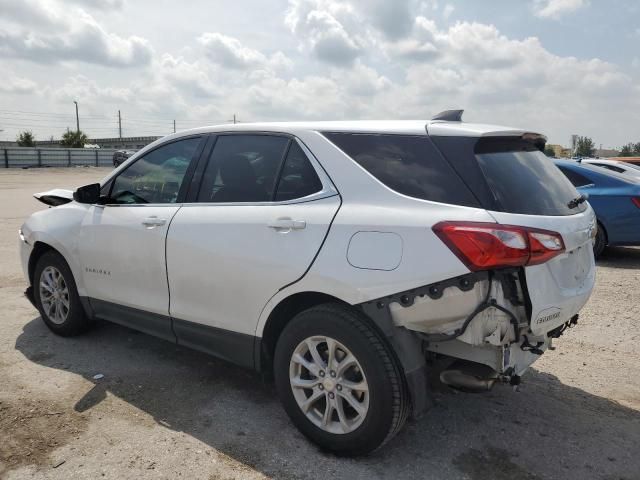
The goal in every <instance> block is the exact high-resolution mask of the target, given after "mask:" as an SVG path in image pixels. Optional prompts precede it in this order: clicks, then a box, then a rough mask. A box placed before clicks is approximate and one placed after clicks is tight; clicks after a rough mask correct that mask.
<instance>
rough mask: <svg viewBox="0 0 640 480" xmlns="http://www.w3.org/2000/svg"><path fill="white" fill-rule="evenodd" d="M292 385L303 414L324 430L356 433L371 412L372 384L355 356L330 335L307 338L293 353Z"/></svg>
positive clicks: (290, 375)
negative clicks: (370, 395)
mask: <svg viewBox="0 0 640 480" xmlns="http://www.w3.org/2000/svg"><path fill="white" fill-rule="evenodd" d="M289 382H290V384H291V389H292V391H293V396H294V398H295V400H296V402H297V403H298V406H299V407H300V409H301V410H302V412H303V413H304V414H305V415H306V417H307V419H308V420H310V421H311V422H312V423H313V424H314V425H316V426H317V427H319V428H321V429H322V430H324V431H326V432H329V433H334V434H345V433H350V432H353V431H354V430H356V429H357V428H358V427H359V426H360V425H361V424H362V422H363V421H364V419H365V418H366V416H367V412H368V410H369V385H368V384H367V379H366V377H365V374H364V371H363V370H362V367H361V366H360V363H359V362H358V359H357V358H356V357H355V356H354V355H353V353H352V352H351V351H350V350H349V349H348V348H347V347H345V346H344V345H343V344H341V343H340V342H338V341H337V340H335V339H333V338H330V337H327V336H313V337H309V338H306V339H305V340H303V341H302V342H300V344H298V346H297V347H296V349H295V350H294V351H293V354H292V356H291V361H290V364H289Z"/></svg>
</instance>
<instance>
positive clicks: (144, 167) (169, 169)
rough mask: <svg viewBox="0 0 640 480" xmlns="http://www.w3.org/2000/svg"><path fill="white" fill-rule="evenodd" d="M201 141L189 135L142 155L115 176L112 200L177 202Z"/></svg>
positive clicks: (137, 202) (134, 202) (130, 202)
mask: <svg viewBox="0 0 640 480" xmlns="http://www.w3.org/2000/svg"><path fill="white" fill-rule="evenodd" d="M199 143H200V137H193V138H186V139H184V140H178V141H177V142H172V143H169V144H166V145H163V146H161V147H158V148H156V149H155V150H153V151H151V152H149V153H147V154H146V155H145V156H144V157H141V158H139V159H138V160H136V161H135V162H134V163H133V164H132V165H130V166H129V167H128V168H127V169H126V170H124V171H123V172H122V173H121V174H120V175H118V176H117V177H116V178H115V180H114V181H113V187H112V189H111V194H110V198H109V203H117V204H140V203H175V202H176V200H177V198H178V192H179V191H180V187H181V185H182V181H183V180H184V177H185V174H186V173H187V168H188V167H189V164H190V163H191V160H192V159H193V157H194V155H195V152H196V149H197V147H198V144H199Z"/></svg>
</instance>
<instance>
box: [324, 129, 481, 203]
mask: <svg viewBox="0 0 640 480" xmlns="http://www.w3.org/2000/svg"><path fill="white" fill-rule="evenodd" d="M324 136H325V137H327V138H328V139H329V140H330V141H331V142H332V143H333V144H334V145H336V146H337V147H338V148H340V149H341V150H342V151H343V152H344V153H346V154H347V155H348V156H349V157H351V158H352V159H353V160H355V161H356V162H357V163H358V164H359V165H360V166H362V167H363V168H364V169H365V170H366V171H367V172H369V173H370V174H371V175H373V176H374V177H375V178H377V179H378V180H379V181H381V182H382V183H384V184H385V185H386V186H387V187H389V188H391V189H392V190H395V191H396V192H398V193H401V194H403V195H407V196H410V197H414V198H419V199H422V200H431V201H434V202H441V203H449V204H454V205H464V206H470V207H480V204H479V201H478V200H477V199H476V198H475V197H474V195H473V193H471V190H469V188H468V187H467V186H466V185H465V183H464V182H463V181H462V179H461V178H460V177H459V176H458V174H457V173H456V172H455V170H453V168H452V167H451V165H449V163H448V162H447V161H446V160H445V159H444V157H443V156H442V154H441V153H440V152H439V151H438V149H437V148H436V147H435V145H434V144H433V143H432V142H431V140H430V139H429V137H427V136H419V135H379V134H360V133H334V132H325V133H324Z"/></svg>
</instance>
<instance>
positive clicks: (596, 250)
mask: <svg viewBox="0 0 640 480" xmlns="http://www.w3.org/2000/svg"><path fill="white" fill-rule="evenodd" d="M606 246H607V232H605V230H604V228H603V227H602V225H600V223H598V233H596V240H595V242H594V243H593V256H594V257H596V258H598V257H599V256H600V255H602V252H603V251H604V249H605V247H606Z"/></svg>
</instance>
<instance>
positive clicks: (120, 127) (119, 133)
mask: <svg viewBox="0 0 640 480" xmlns="http://www.w3.org/2000/svg"><path fill="white" fill-rule="evenodd" d="M118 138H119V139H120V140H122V117H121V116H120V110H118Z"/></svg>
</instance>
